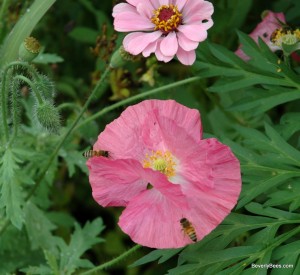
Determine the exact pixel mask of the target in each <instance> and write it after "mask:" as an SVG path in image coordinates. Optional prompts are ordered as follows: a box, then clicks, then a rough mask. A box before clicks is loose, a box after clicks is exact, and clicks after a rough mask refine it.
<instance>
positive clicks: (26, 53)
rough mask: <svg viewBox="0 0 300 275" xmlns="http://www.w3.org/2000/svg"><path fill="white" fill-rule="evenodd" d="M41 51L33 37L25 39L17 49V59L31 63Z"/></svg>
mask: <svg viewBox="0 0 300 275" xmlns="http://www.w3.org/2000/svg"><path fill="white" fill-rule="evenodd" d="M40 50H41V45H40V43H39V41H38V40H37V39H35V38H34V37H31V36H30V37H27V38H25V40H24V41H23V43H22V44H21V46H20V48H19V59H20V60H21V61H27V62H31V61H32V60H33V59H34V58H36V57H37V56H38V54H39V52H40Z"/></svg>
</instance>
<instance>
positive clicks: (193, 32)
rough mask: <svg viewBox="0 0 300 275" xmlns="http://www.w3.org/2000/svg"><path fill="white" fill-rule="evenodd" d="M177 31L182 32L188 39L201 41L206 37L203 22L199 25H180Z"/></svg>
mask: <svg viewBox="0 0 300 275" xmlns="http://www.w3.org/2000/svg"><path fill="white" fill-rule="evenodd" d="M178 31H179V32H182V33H183V34H184V35H185V36H186V37H187V38H188V39H190V40H192V41H197V42H201V41H203V40H205V39H206V38H207V31H206V27H205V24H201V25H180V26H179V27H178Z"/></svg>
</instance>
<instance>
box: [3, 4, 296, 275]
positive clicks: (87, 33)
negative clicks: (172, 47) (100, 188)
mask: <svg viewBox="0 0 300 275" xmlns="http://www.w3.org/2000/svg"><path fill="white" fill-rule="evenodd" d="M211 2H212V3H213V4H214V7H215V13H214V15H213V20H214V26H213V27H212V28H211V29H210V30H209V38H208V40H207V41H205V42H203V43H201V44H200V45H199V47H198V49H197V60H196V62H195V64H194V65H193V66H191V67H185V66H183V65H181V64H180V63H179V62H178V61H176V60H173V61H171V62H170V63H167V64H165V63H160V62H157V61H156V59H155V58H153V57H150V58H149V59H147V60H145V59H143V58H140V57H139V58H137V60H135V62H130V63H127V64H126V65H125V66H124V67H123V68H120V69H117V70H115V71H112V72H111V74H110V75H109V76H108V77H107V78H106V79H105V81H104V84H103V85H102V86H101V87H98V86H97V83H98V81H99V79H100V78H101V76H102V77H105V68H106V66H107V63H108V62H109V59H110V56H111V54H112V52H113V51H114V50H116V49H117V48H118V46H119V45H121V42H122V39H123V37H124V35H123V34H116V33H115V32H114V31H113V25H112V17H111V11H112V7H113V5H114V3H113V2H111V1H94V0H79V1H68V0H67V1H55V0H45V1H38V0H37V1H30V0H27V1H18V0H3V1H2V2H1V3H0V22H1V23H0V27H1V28H0V43H1V48H0V68H2V74H1V83H2V84H3V82H4V80H5V78H4V70H5V68H6V66H7V65H8V64H9V63H10V62H12V61H15V60H16V58H17V53H18V48H19V45H20V44H21V42H22V41H23V40H24V38H25V37H27V36H28V35H29V34H30V33H31V34H32V35H33V36H35V37H36V38H38V39H39V41H40V42H41V44H42V53H41V54H40V55H39V56H38V57H37V58H36V59H35V60H34V62H33V64H34V69H33V72H32V75H31V76H32V79H31V80H32V81H33V79H37V83H33V85H37V86H36V87H38V88H37V89H38V90H39V91H40V92H42V99H43V100H45V101H46V102H47V103H49V104H50V103H51V104H53V106H56V107H55V108H57V110H58V111H59V112H60V124H61V128H60V130H59V134H55V133H51V132H49V131H47V129H44V128H43V127H41V126H42V125H40V124H39V123H37V120H36V113H35V109H36V108H37V107H36V106H37V104H38V103H37V100H36V97H35V94H34V91H33V89H32V88H31V86H30V85H29V84H28V83H26V82H22V81H21V80H20V81H19V82H17V84H16V86H13V88H16V87H17V88H18V94H17V95H16V94H15V95H12V98H11V99H9V100H10V102H12V103H11V104H10V105H9V106H8V109H7V111H8V113H10V112H11V110H17V113H18V117H14V115H11V116H9V117H8V122H9V124H8V125H9V127H10V128H13V126H14V127H15V126H16V125H17V127H18V129H17V130H18V132H16V133H15V132H14V131H13V130H12V133H15V136H13V137H14V138H13V142H10V143H9V145H7V143H4V142H2V141H1V142H2V143H1V145H0V155H1V158H0V274H9V273H14V272H24V273H27V274H80V273H84V272H87V271H88V270H90V269H92V268H93V267H95V266H99V265H101V264H103V263H104V262H107V261H109V260H110V259H112V258H114V257H117V256H118V255H120V254H122V253H123V252H125V251H126V250H128V249H129V248H130V247H132V246H133V245H134V244H133V242H132V241H131V240H130V239H129V238H128V236H126V235H125V234H124V233H122V232H121V230H120V229H119V228H118V226H117V221H118V217H119V215H120V213H121V211H122V209H117V208H107V209H104V208H102V207H100V206H99V205H97V203H96V202H95V201H94V200H93V199H92V196H91V188H90V185H89V182H88V171H87V167H86V165H85V159H84V158H83V157H82V152H84V151H86V150H88V149H90V147H91V146H92V145H93V143H94V142H95V140H96V139H97V136H98V134H99V133H100V132H101V131H102V130H103V129H104V127H105V125H106V124H108V123H109V122H111V121H112V120H113V119H115V118H117V117H118V116H119V114H120V113H121V112H122V111H123V110H124V108H126V107H127V106H129V105H130V104H133V103H137V102H139V101H141V100H143V99H147V98H159V99H169V98H172V99H175V100H176V101H177V102H179V103H182V104H184V105H186V106H188V107H190V108H196V109H198V110H199V111H200V113H201V117H202V123H203V128H204V131H205V135H204V136H205V137H210V136H215V137H217V138H218V139H220V140H221V141H222V142H223V143H225V144H227V145H228V146H230V147H231V149H232V150H233V152H234V153H235V155H236V156H237V157H238V159H239V160H240V162H241V168H242V178H243V188H242V193H241V195H240V198H239V201H238V204H237V206H236V208H235V209H234V211H233V212H232V213H231V214H230V215H229V216H228V217H227V218H226V219H225V220H224V221H223V222H222V224H221V225H220V226H218V227H217V228H216V229H215V230H214V231H213V232H211V234H209V235H207V236H206V237H205V238H204V239H203V240H201V241H200V242H198V243H196V244H193V245H190V246H187V247H185V248H182V249H165V250H152V249H148V248H142V249H139V250H137V249H136V251H135V252H134V253H132V254H130V253H128V254H130V255H129V257H128V258H126V259H125V260H123V261H118V262H117V265H115V266H108V267H109V268H110V269H108V270H105V271H99V273H98V274H130V275H131V274H132V275H134V274H146V275H151V274H172V275H173V274H207V275H209V274H269V273H270V272H271V274H275V275H276V274H300V241H299V237H300V227H299V224H300V211H299V207H300V195H299V194H300V186H299V182H300V179H299V178H300V152H299V148H300V139H299V137H300V113H299V111H300V109H299V106H300V105H299V104H300V78H299V73H300V67H299V63H297V62H296V61H293V60H291V64H290V66H289V65H287V64H285V63H283V62H282V63H280V64H279V63H278V60H279V59H280V58H282V56H281V54H280V53H272V52H271V51H270V50H269V48H268V46H267V45H266V44H265V43H264V42H263V41H262V40H260V41H259V43H258V45H257V44H256V43H254V42H253V40H251V39H250V38H249V37H248V36H247V34H248V33H250V32H251V31H252V30H253V29H254V28H255V26H256V25H257V23H258V22H260V20H261V17H260V14H261V13H262V12H263V11H264V10H272V11H275V12H284V13H285V15H286V20H287V22H289V23H290V24H291V25H296V26H297V24H298V25H299V22H300V4H299V1H297V0H289V1H286V0H275V1H258V0H244V1H238V0H218V1H217V0H216V1H211ZM239 43H242V44H243V50H244V52H245V53H246V54H247V55H249V56H251V58H252V59H251V60H250V61H249V62H244V61H242V60H241V59H240V58H239V57H237V56H236V55H235V54H234V51H235V50H236V49H237V47H238V45H239ZM3 68H4V69H3ZM18 70H19V71H18ZM16 71H17V72H19V73H20V74H22V73H23V71H22V70H21V69H20V68H19V69H16ZM37 72H38V73H37ZM36 75H38V77H37V78H35V76H36ZM50 79H51V80H50ZM95 86H96V89H95V91H96V92H95V96H94V98H93V100H92V102H91V103H90V104H89V106H88V108H87V110H85V109H84V112H83V114H82V117H81V119H80V120H79V121H78V123H77V124H76V126H75V128H74V130H73V131H72V132H71V134H69V135H68V137H67V139H66V140H65V142H63V143H62V136H63V134H65V133H67V131H68V129H70V127H71V125H72V123H74V121H75V119H76V117H77V116H78V114H80V112H81V110H82V107H83V106H84V104H85V102H86V100H87V99H88V98H89V96H90V94H91V91H92V90H93V89H94V88H95ZM9 87H10V84H9V83H6V84H5V88H7V89H11V88H9ZM2 92H3V91H2ZM13 96H15V98H13ZM13 103H15V104H16V106H14V105H13ZM54 103H55V104H54ZM1 104H2V105H1V110H3V108H6V107H5V106H4V105H3V103H1ZM51 106H52V105H51ZM14 108H15V109H14ZM12 114H14V112H13V111H12ZM15 129H16V127H15ZM4 132H5V129H1V139H2V137H3V136H4ZM59 144H61V145H59ZM58 145H59V146H58ZM269 263H273V264H281V265H283V264H291V265H293V268H290V269H275V268H274V269H272V270H271V271H270V270H267V269H266V268H265V269H255V268H251V265H252V264H269Z"/></svg>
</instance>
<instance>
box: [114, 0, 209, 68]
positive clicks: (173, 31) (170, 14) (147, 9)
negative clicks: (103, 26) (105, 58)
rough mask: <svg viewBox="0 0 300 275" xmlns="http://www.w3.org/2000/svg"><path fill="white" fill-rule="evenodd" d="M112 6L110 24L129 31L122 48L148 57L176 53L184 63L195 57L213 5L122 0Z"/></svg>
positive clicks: (187, 0)
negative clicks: (123, 0) (124, 1)
mask: <svg viewBox="0 0 300 275" xmlns="http://www.w3.org/2000/svg"><path fill="white" fill-rule="evenodd" d="M126 1H127V3H120V4H118V5H116V6H115V7H114V9H113V14H112V15H113V17H114V27H115V30H117V31H120V32H133V33H130V34H128V35H126V37H125V38H124V41H123V46H124V48H125V50H126V51H127V52H129V53H131V54H133V55H138V54H140V53H142V54H143V56H144V57H148V56H149V55H150V54H151V53H155V55H156V58H157V59H158V60H160V61H164V62H169V61H170V60H171V59H173V58H174V56H175V55H176V56H177V58H178V59H179V61H180V62H181V63H182V64H185V65H192V64H193V63H194V61H195V59H196V54H195V49H196V48H197V47H198V44H199V42H201V41H204V40H205V39H206V37H207V30H208V29H209V28H210V27H211V26H212V25H213V21H212V19H211V15H212V14H213V11H214V8H213V5H212V4H211V3H210V2H207V1H204V0H126Z"/></svg>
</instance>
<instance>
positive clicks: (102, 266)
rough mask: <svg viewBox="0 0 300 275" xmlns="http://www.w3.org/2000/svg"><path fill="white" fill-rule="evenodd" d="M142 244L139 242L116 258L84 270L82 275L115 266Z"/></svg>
mask: <svg viewBox="0 0 300 275" xmlns="http://www.w3.org/2000/svg"><path fill="white" fill-rule="evenodd" d="M141 247H142V246H141V245H139V244H137V245H135V246H134V247H132V248H131V249H129V250H128V251H126V252H124V253H123V254H121V255H120V256H118V257H116V258H115V259H113V260H111V261H109V262H106V263H104V264H102V265H99V266H97V267H95V268H93V269H90V270H88V271H86V272H83V273H81V275H87V274H93V273H95V272H97V271H100V270H104V269H107V268H110V267H112V266H115V265H117V264H119V263H120V262H121V261H123V260H124V259H126V258H128V257H129V256H131V254H133V253H134V252H135V251H137V250H138V249H140V248H141Z"/></svg>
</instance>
